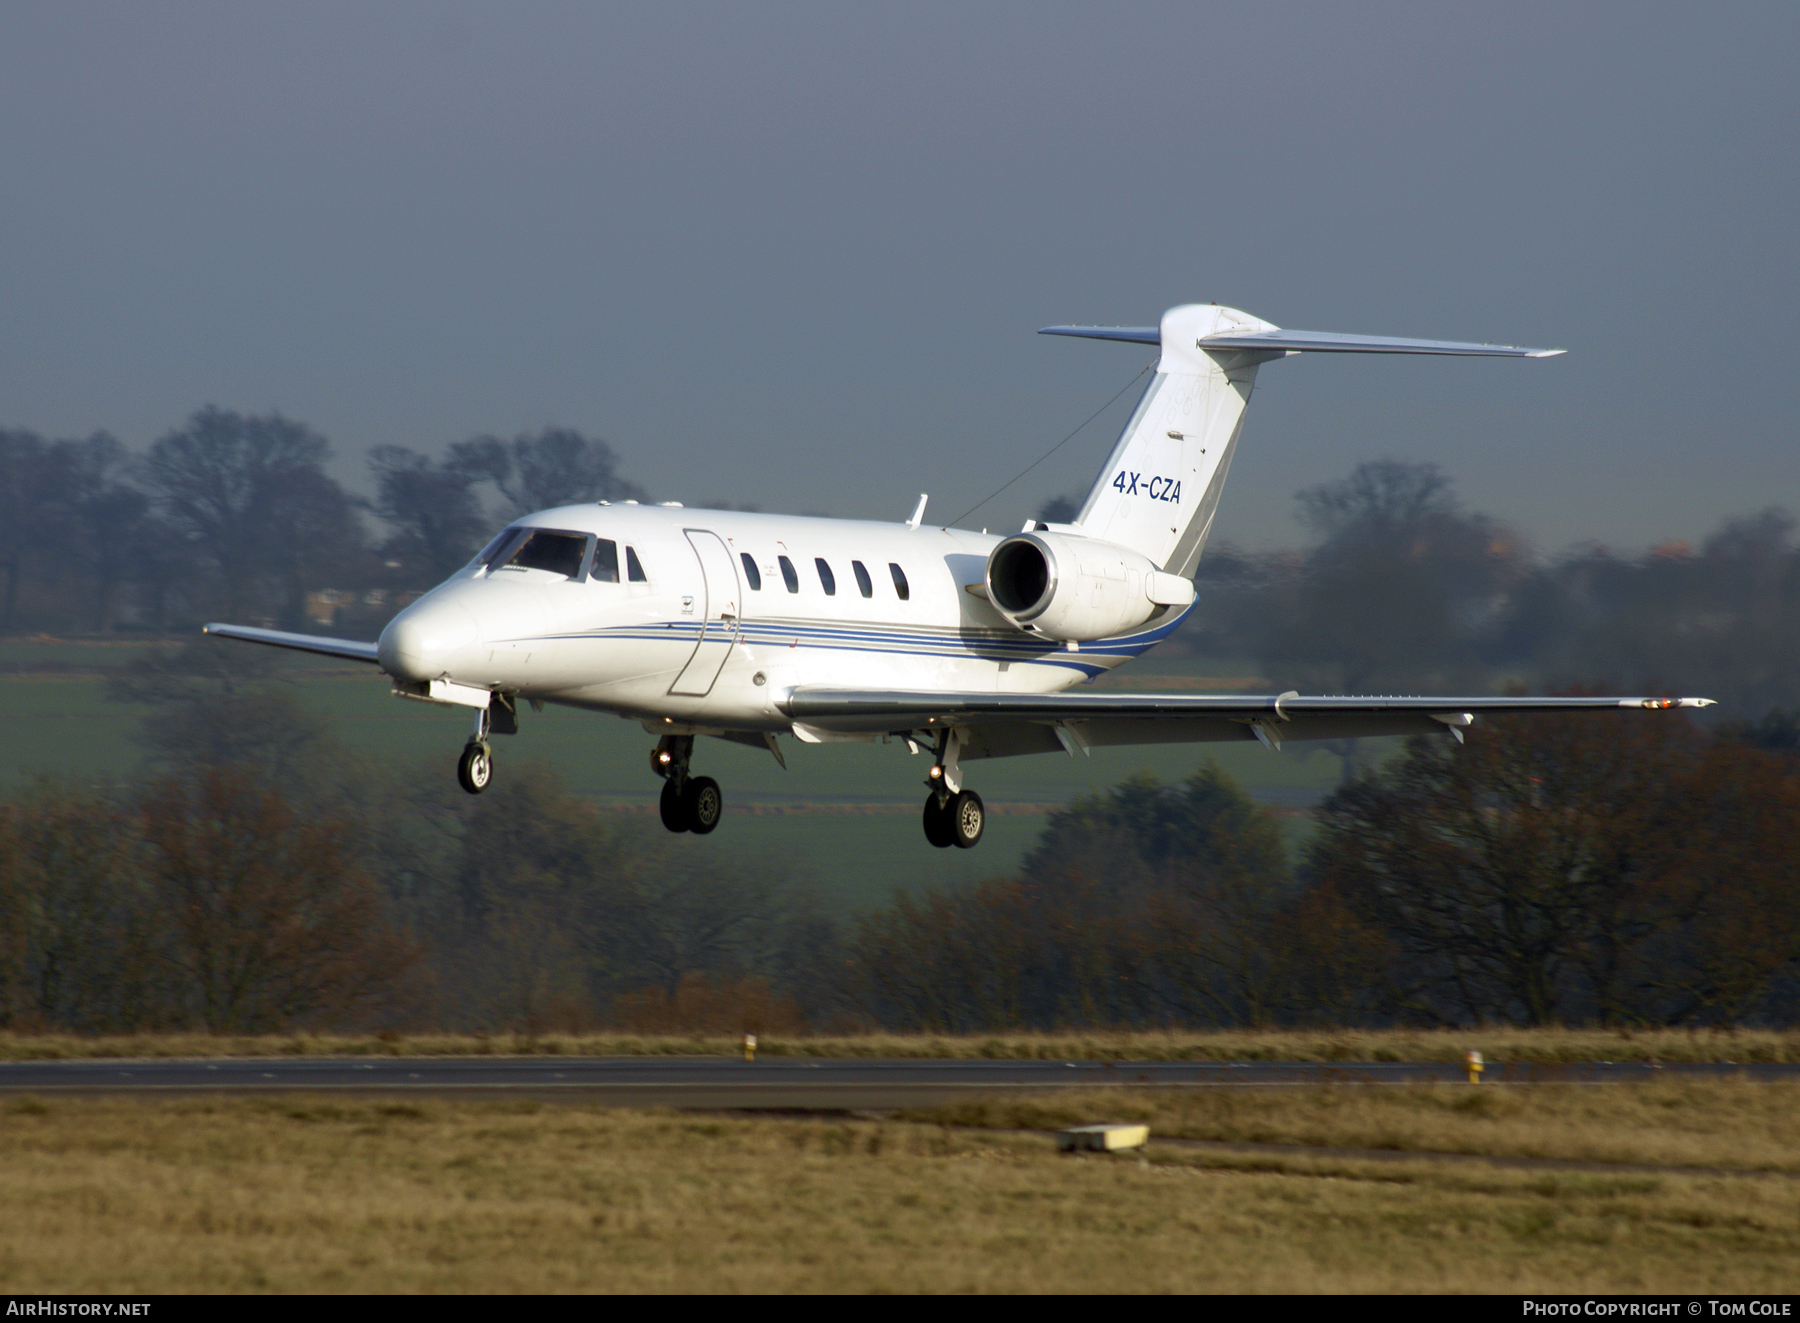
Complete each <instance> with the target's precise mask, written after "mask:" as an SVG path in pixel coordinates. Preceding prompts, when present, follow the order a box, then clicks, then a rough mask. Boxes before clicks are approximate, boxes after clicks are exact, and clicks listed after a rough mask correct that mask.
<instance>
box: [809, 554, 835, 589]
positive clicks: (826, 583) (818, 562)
mask: <svg viewBox="0 0 1800 1323" xmlns="http://www.w3.org/2000/svg"><path fill="white" fill-rule="evenodd" d="M813 565H814V567H815V568H816V569H817V570H818V571H819V586H820V587H821V588H823V589H824V590H825V596H827V597H836V596H837V576H836V575H835V574H833V573H832V572H831V566H829V565H827V564H826V563H825V558H824V557H823V556H814V557H813Z"/></svg>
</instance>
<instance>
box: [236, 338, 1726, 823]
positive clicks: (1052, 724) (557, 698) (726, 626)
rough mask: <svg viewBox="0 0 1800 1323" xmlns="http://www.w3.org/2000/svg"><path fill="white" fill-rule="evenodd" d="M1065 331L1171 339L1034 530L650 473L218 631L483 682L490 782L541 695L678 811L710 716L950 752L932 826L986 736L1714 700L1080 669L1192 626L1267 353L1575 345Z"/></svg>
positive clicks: (715, 792) (1373, 729) (739, 734)
mask: <svg viewBox="0 0 1800 1323" xmlns="http://www.w3.org/2000/svg"><path fill="white" fill-rule="evenodd" d="M1044 333H1045V334H1049V335H1070V336H1085V337H1087V338H1090V339H1096V340H1120V341H1126V342H1129V343H1138V344H1148V345H1158V346H1160V348H1161V359H1160V361H1159V363H1158V364H1157V368H1156V372H1155V375H1154V376H1152V377H1151V379H1150V383H1149V385H1148V386H1147V387H1146V388H1145V390H1144V393H1143V396H1142V397H1141V398H1140V399H1139V400H1138V403H1137V408H1136V409H1135V410H1134V411H1133V413H1132V415H1131V419H1130V421H1129V422H1128V423H1126V425H1125V430H1124V431H1123V433H1121V435H1120V437H1119V439H1118V443H1117V444H1116V445H1115V446H1114V447H1113V451H1112V454H1111V456H1110V457H1109V458H1108V459H1107V461H1106V467H1105V468H1103V469H1102V470H1101V472H1100V476H1099V478H1098V479H1097V480H1096V481H1095V483H1094V487H1093V490H1092V491H1090V492H1089V493H1088V496H1087V500H1086V502H1085V503H1084V504H1083V506H1082V508H1081V513H1080V514H1079V515H1078V516H1077V517H1076V519H1075V521H1074V522H1073V523H1069V524H1045V523H1038V522H1036V521H1029V522H1027V523H1026V525H1025V527H1024V529H1023V530H1022V531H1021V532H1019V533H1017V534H1015V535H1013V536H1011V537H1000V536H990V535H988V534H986V533H971V532H967V531H964V530H962V529H956V528H933V527H929V526H928V525H926V523H925V520H924V515H925V498H924V497H921V498H920V499H919V506H918V509H916V510H915V511H914V512H913V515H912V518H910V519H908V520H907V521H906V522H905V523H903V524H899V523H896V524H887V523H873V522H862V521H856V520H848V519H816V518H799V517H795V516H789V515H767V514H747V513H742V512H738V511H727V510H689V509H684V508H682V507H681V506H680V505H679V504H678V503H675V502H667V503H665V504H663V505H660V506H650V505H639V504H636V503H635V502H631V501H627V502H625V503H623V504H608V503H606V502H604V501H602V502H600V503H598V504H589V505H568V506H562V507H560V508H558V509H554V510H544V511H540V512H539V513H537V514H533V515H530V516H527V517H526V518H523V519H520V520H518V521H516V522H515V523H513V524H512V525H510V526H509V527H507V528H506V529H504V530H502V531H501V532H500V533H499V534H498V535H497V536H496V537H495V538H494V540H493V541H492V542H490V543H489V544H488V545H487V546H486V547H485V548H483V550H482V551H481V553H480V554H479V555H477V556H476V557H475V558H474V559H473V560H472V561H470V562H469V564H468V565H467V566H465V567H464V568H463V569H461V570H459V571H457V572H456V573H455V574H453V575H452V576H451V577H450V578H449V579H448V580H446V581H445V582H444V583H442V584H440V585H439V586H438V587H436V588H434V589H433V590H432V591H431V592H429V593H427V594H426V595H425V596H423V597H421V598H420V599H419V600H418V601H416V602H414V603H412V604H411V605H410V606H408V607H407V608H406V609H405V610H403V611H401V612H400V613H399V614H398V615H397V616H395V617H394V619H393V620H392V621H391V622H390V623H389V624H388V626H387V628H386V629H384V630H383V631H382V633H381V639H380V641H379V642H377V643H360V642H355V641H351V640H346V639H332V638H319V637H315V636H312V635H306V634H290V633H285V632H282V631H277V630H267V629H253V628H247V627H245V626H241V625H222V624H213V625H208V626H207V627H206V628H207V631H208V632H209V633H213V634H218V635H222V636H224V637H226V638H234V639H244V640H248V641H250V642H254V643H266V644H272V645H274V646H277V647H284V648H296V649H299V650H301V651H305V652H315V653H323V654H325V655H326V656H331V657H342V658H347V659H351V660H355V661H363V662H368V663H369V664H371V665H374V666H379V667H380V668H381V669H382V670H383V671H385V672H386V673H387V675H388V676H389V677H391V679H392V681H393V691H394V693H395V694H396V695H398V696H400V697H402V698H411V699H420V700H423V701H425V702H429V703H449V704H460V705H462V706H466V707H469V708H472V709H474V712H475V728H474V733H473V734H472V735H471V736H470V739H469V742H468V745H467V746H466V747H465V748H464V749H463V751H462V756H461V759H460V761H459V763H458V768H457V771H458V776H459V778H460V780H461V782H462V786H463V788H464V789H465V790H467V791H468V792H469V793H470V794H479V793H480V792H481V791H482V790H483V789H484V788H486V786H487V784H488V781H489V779H490V778H491V776H492V775H493V753H492V749H491V746H490V739H491V737H492V736H494V735H510V734H513V733H515V732H516V731H517V729H518V726H517V721H518V704H519V700H520V699H525V700H528V701H529V702H531V703H532V704H533V705H534V706H535V705H540V704H542V703H546V702H548V703H562V704H567V705H569V706H572V707H580V708H588V709H591V710H593V711H596V712H610V713H615V714H617V715H619V716H623V717H627V718H631V719H634V720H637V721H640V722H642V723H643V725H644V728H645V729H646V730H647V731H649V732H650V733H651V734H652V735H655V736H658V739H657V743H656V746H655V749H654V750H653V751H652V753H651V757H650V765H651V769H652V770H653V771H654V772H655V773H656V774H657V775H658V776H660V777H662V778H663V789H662V819H663V822H664V824H665V825H666V826H667V827H668V828H669V830H671V831H691V832H697V833H705V832H710V831H712V830H713V828H714V827H716V826H717V825H718V822H719V815H720V811H721V808H722V803H723V801H722V799H721V796H720V792H719V786H718V783H717V782H715V781H714V780H713V779H712V778H711V777H707V776H699V775H696V774H695V773H694V771H693V767H692V760H693V754H694V737H695V736H696V735H711V736H715V737H717V738H720V739H726V740H733V741H736V742H738V743H740V744H749V745H753V746H758V747H766V748H767V749H768V750H769V752H770V753H772V754H774V756H775V758H776V759H777V761H780V762H781V763H782V765H783V766H785V765H786V762H785V759H784V758H783V754H782V749H781V746H780V744H779V743H778V742H777V740H778V737H780V736H784V735H785V736H792V737H794V738H796V739H798V740H800V741H801V742H803V743H807V744H820V743H835V742H840V741H861V742H871V741H875V740H881V741H883V742H889V741H898V742H900V743H901V744H903V745H904V746H905V747H906V749H907V750H908V751H909V752H914V753H916V752H918V751H919V750H920V749H921V748H924V749H928V750H929V751H930V753H931V756H932V763H931V770H930V774H929V776H928V777H927V780H926V784H927V785H928V786H929V787H930V793H929V795H928V796H927V798H926V800H925V810H924V820H925V836H926V839H928V840H929V841H930V842H931V843H932V844H933V845H936V846H950V845H957V846H962V847H964V848H968V847H970V846H973V845H974V844H975V843H976V842H977V841H979V840H980V839H981V834H982V827H983V823H984V817H985V813H984V809H983V806H982V802H981V798H980V796H978V795H977V794H976V793H975V792H974V791H973V790H970V789H968V788H966V787H965V786H964V784H963V764H964V763H967V762H970V761H973V760H976V759H981V758H999V757H1008V756H1011V755H1014V754H1027V753H1055V752H1059V751H1060V752H1066V753H1068V754H1069V755H1070V756H1071V757H1072V756H1074V755H1075V754H1076V753H1078V752H1080V753H1085V752H1086V751H1087V750H1088V749H1089V748H1090V747H1092V746H1094V745H1115V744H1161V743H1179V742H1186V741H1204V740H1260V741H1261V742H1262V743H1263V744H1265V745H1267V746H1268V747H1269V748H1271V749H1279V748H1280V747H1281V745H1282V744H1283V743H1284V742H1285V741H1288V740H1320V739H1336V738H1343V737H1346V736H1362V735H1404V734H1419V733H1425V732H1430V731H1439V732H1447V733H1449V734H1451V735H1454V736H1455V737H1456V738H1457V739H1459V740H1460V739H1461V738H1462V732H1463V728H1464V727H1466V726H1468V725H1470V724H1471V723H1472V722H1473V721H1474V720H1475V719H1476V718H1477V717H1478V716H1481V715H1484V714H1488V713H1518V712H1572V711H1591V710H1595V709H1646V708H1649V709H1658V708H1672V707H1701V706H1706V705H1708V704H1709V703H1710V701H1711V700H1709V699H1696V698H1678V699H1669V698H1586V697H1583V698H1523V697H1510V698H1419V697H1409V698H1406V697H1403V698H1394V697H1382V698H1369V697H1320V696H1303V695H1301V694H1298V693H1294V692H1291V691H1290V692H1288V693H1283V694H1271V695H1267V696H1246V695H1241V694H1225V695H1218V694H1166V693H1157V694H1146V693H1125V692H1100V693H1094V692H1076V693H1071V692H1068V691H1069V690H1070V688H1071V687H1072V686H1074V685H1077V684H1080V683H1082V682H1083V681H1087V680H1091V679H1093V678H1094V677H1095V676H1098V675H1101V674H1103V673H1104V672H1106V671H1109V670H1111V669H1112V668H1113V667H1115V666H1119V665H1122V664H1123V663H1125V662H1127V661H1129V660H1131V659H1132V658H1133V657H1136V656H1138V655H1140V654H1142V653H1144V652H1146V651H1148V650H1149V649H1150V648H1152V647H1154V646H1155V645H1156V644H1157V643H1158V642H1159V641H1160V640H1162V639H1164V638H1166V637H1167V636H1168V635H1169V634H1170V632H1171V631H1173V630H1174V629H1175V628H1176V626H1177V625H1179V624H1180V622H1181V619H1182V617H1183V616H1184V615H1185V614H1186V613H1187V611H1188V610H1189V609H1190V607H1191V605H1192V603H1193V600H1194V585H1193V580H1192V576H1193V572H1194V567H1195V565H1196V563H1197V562H1198V561H1199V559H1200V553H1201V551H1202V549H1203V548H1204V547H1205V545H1206V538H1207V534H1208V532H1209V530H1210V529H1211V528H1212V522H1213V516H1214V514H1215V513H1216V512H1217V510H1218V508H1219V495H1220V492H1221V491H1222V490H1223V488H1224V485H1225V475H1226V473H1227V472H1228V471H1229V469H1230V467H1231V457H1232V454H1233V452H1234V451H1235V450H1236V449H1237V444H1238V436H1239V433H1240V431H1241V429H1242V426H1243V418H1244V407H1245V405H1246V404H1247V403H1248V402H1249V399H1250V390H1251V387H1252V385H1253V384H1254V382H1255V380H1256V373H1257V369H1258V368H1260V367H1261V366H1262V365H1263V364H1264V363H1267V362H1269V361H1271V360H1273V359H1278V358H1285V357H1289V356H1291V355H1294V354H1312V353H1340V354H1341V353H1353V354H1471V355H1486V356H1490V357H1500V358H1545V357H1549V356H1550V355H1553V354H1559V353H1562V352H1563V351H1562V350H1560V349H1520V348H1515V347H1512V346H1506V345H1487V344H1459V343H1451V342H1444V341H1434V340H1403V339H1392V338H1388V337H1385V336H1357V335H1338V334H1332V333H1329V332H1318V331H1284V330H1282V329H1281V328H1279V327H1277V326H1274V325H1272V324H1271V323H1269V322H1265V321H1261V320H1259V319H1257V318H1255V317H1252V316H1250V315H1248V314H1247V313H1243V312H1239V311H1237V310H1236V309H1233V308H1222V307H1219V306H1217V305H1212V304H1190V305H1187V306H1184V307H1179V308H1172V309H1170V310H1169V311H1168V312H1167V313H1165V314H1164V316H1163V319H1162V324H1161V326H1160V327H1096V326H1051V327H1046V328H1045V329H1044Z"/></svg>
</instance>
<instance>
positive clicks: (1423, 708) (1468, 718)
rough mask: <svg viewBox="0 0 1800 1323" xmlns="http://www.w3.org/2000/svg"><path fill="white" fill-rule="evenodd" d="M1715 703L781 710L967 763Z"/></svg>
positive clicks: (1107, 698) (1051, 697)
mask: <svg viewBox="0 0 1800 1323" xmlns="http://www.w3.org/2000/svg"><path fill="white" fill-rule="evenodd" d="M1712 702H1713V700H1712V699H1710V698H1588V697H1576V698H1516V697H1509V698H1467V697H1463V698H1435V697H1426V698H1419V697H1399V698H1386V697H1379V698H1378V697H1369V698H1357V697H1348V698H1340V697H1322V696H1302V695H1300V694H1297V693H1292V692H1290V693H1285V694H1278V695H1246V694H1158V693H1112V692H1107V693H1073V694H1072V693H1059V694H998V693H991V692H989V693H931V692H929V691H922V692H905V691H886V692H882V691H860V690H850V689H811V688H803V689H796V690H795V691H794V692H793V693H792V694H791V695H790V696H789V698H788V700H787V701H786V702H785V703H784V704H782V708H783V710H784V711H785V712H786V713H787V715H788V716H789V717H790V718H792V720H793V722H794V726H795V733H796V734H797V735H799V736H800V737H801V738H802V739H809V738H812V739H825V740H829V739H832V738H842V737H845V736H850V737H854V736H857V735H868V734H886V733H890V732H891V733H895V734H898V733H902V732H906V733H912V732H917V731H931V730H941V729H943V728H944V727H947V726H955V727H959V728H961V729H962V730H964V731H965V732H966V736H967V738H966V741H965V743H964V745H963V749H962V754H961V756H962V757H963V758H965V759H967V758H1002V757H1007V756H1009V755H1012V754H1022V753H1049V752H1053V751H1055V750H1057V749H1059V748H1060V749H1066V750H1067V751H1068V752H1070V753H1071V754H1072V753H1074V752H1075V750H1076V749H1077V748H1081V749H1086V748H1087V747H1088V746H1089V745H1113V744H1187V743H1200V742H1205V741H1225V740H1261V741H1263V743H1265V744H1268V745H1270V746H1271V747H1274V748H1279V747H1280V745H1281V744H1282V742H1283V741H1285V740H1330V739H1345V738H1349V737H1352V736H1365V735H1422V734H1428V733H1432V732H1436V733H1440V734H1441V733H1443V732H1444V731H1446V730H1451V731H1456V732H1458V733H1459V737H1460V731H1461V728H1462V727H1464V726H1468V725H1470V724H1471V723H1472V722H1473V721H1474V719H1475V718H1476V717H1478V716H1500V715H1507V714H1518V713H1527V712H1603V711H1618V710H1620V709H1663V708H1681V707H1710V706H1711V705H1712Z"/></svg>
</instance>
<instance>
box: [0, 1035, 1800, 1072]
mask: <svg viewBox="0 0 1800 1323" xmlns="http://www.w3.org/2000/svg"><path fill="white" fill-rule="evenodd" d="M1471 1048H1474V1049H1477V1050H1479V1051H1480V1052H1481V1053H1482V1054H1483V1055H1484V1056H1485V1057H1486V1058H1487V1060H1488V1062H1489V1064H1490V1066H1491V1068H1492V1069H1491V1072H1490V1075H1489V1078H1491V1079H1502V1078H1504V1077H1505V1073H1506V1071H1507V1069H1508V1068H1509V1067H1513V1066H1519V1067H1525V1066H1530V1067H1556V1066H1562V1065H1568V1064H1573V1063H1577V1062H1584V1061H1639V1062H1653V1061H1654V1062H1666V1063H1670V1064H1675V1063H1683V1062H1712V1063H1717V1062H1755V1063H1765V1062H1766V1063H1775V1062H1800V1030H1796V1029H1787V1030H1781V1029H1741V1030H1737V1029H1734V1030H1729V1031H1726V1032H1723V1033H1717V1032H1710V1031H1689V1030H1684V1029H1650V1030H1634V1031H1629V1032H1621V1031H1617V1030H1606V1029H1512V1028H1507V1027H1504V1026H1499V1027H1492V1028H1484V1029H1326V1030H1313V1029H1243V1030H1237V1029H1231V1030H1219V1031H1214V1032H1204V1031H1199V1032H1178V1033H1158V1032H1151V1033H1104V1032H1102V1033H1069V1034H1031V1033H1015V1034H1007V1033H999V1034H969V1035H962V1036H958V1035H950V1034H885V1033H871V1034H859V1035H856V1036H845V1037H833V1036H830V1035H824V1034H820V1035H806V1036H795V1037H787V1036H783V1035H780V1034H767V1033H765V1034H762V1035H760V1036H759V1039H758V1044H757V1052H758V1054H759V1055H761V1056H764V1057H835V1058H845V1057H857V1058H864V1059H881V1058H888V1059H892V1058H911V1059H919V1058H929V1059H936V1060H946V1059H948V1060H971V1059H984V1060H998V1061H1019V1060H1027V1061H1306V1062H1333V1061H1441V1062H1461V1061H1462V1059H1463V1053H1465V1052H1466V1051H1468V1050H1469V1049H1471ZM739 1051H741V1047H740V1043H739V1040H738V1039H737V1038H736V1037H708V1036H705V1035H699V1034H695V1035H672V1034H671V1035H648V1034H620V1033H594V1034H556V1033H550V1034H536V1035H532V1036H526V1035H522V1034H501V1035H483V1036H474V1035H468V1034H382V1035H379V1036H377V1035H355V1034H284V1035H279V1036H277V1035H270V1036H267V1037H229V1036H214V1035H209V1034H121V1035H116V1036H102V1037H91V1038H90V1037H79V1036H76V1035H73V1034H12V1033H0V1060H6V1061H23V1060H39V1061H54V1060H81V1059H96V1058H109V1059H113V1058H137V1059H142V1060H147V1059H159V1058H160V1059H165V1060H170V1059H186V1060H191V1059H197V1058H205V1057H213V1058H217V1057H283V1056H307V1057H359V1056H434V1057H435V1056H598V1057H605V1056H735V1055H737V1054H738V1052H739Z"/></svg>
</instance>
